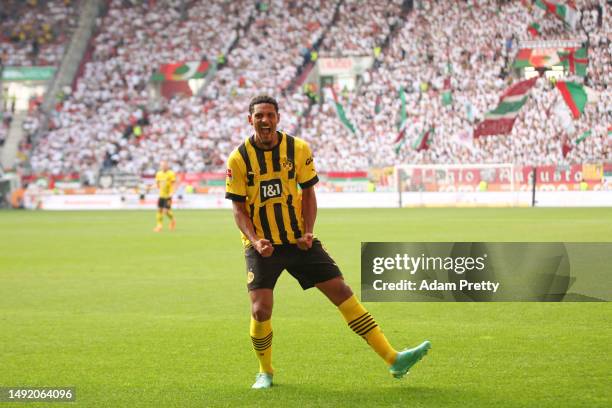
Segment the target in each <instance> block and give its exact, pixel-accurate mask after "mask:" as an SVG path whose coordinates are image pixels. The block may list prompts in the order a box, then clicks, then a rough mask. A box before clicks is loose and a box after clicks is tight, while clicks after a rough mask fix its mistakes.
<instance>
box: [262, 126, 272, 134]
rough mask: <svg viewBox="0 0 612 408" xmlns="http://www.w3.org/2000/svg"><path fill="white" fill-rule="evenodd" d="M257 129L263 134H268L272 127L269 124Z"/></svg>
mask: <svg viewBox="0 0 612 408" xmlns="http://www.w3.org/2000/svg"><path fill="white" fill-rule="evenodd" d="M259 131H260V132H261V133H262V134H264V135H269V134H270V133H271V132H272V128H271V127H269V126H268V127H265V126H262V127H260V128H259Z"/></svg>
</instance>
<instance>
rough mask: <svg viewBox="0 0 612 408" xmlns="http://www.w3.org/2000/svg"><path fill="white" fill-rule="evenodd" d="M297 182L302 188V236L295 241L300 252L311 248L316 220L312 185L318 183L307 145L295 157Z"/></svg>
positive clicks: (315, 200) (314, 195)
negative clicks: (296, 161)
mask: <svg viewBox="0 0 612 408" xmlns="http://www.w3.org/2000/svg"><path fill="white" fill-rule="evenodd" d="M297 158H298V163H296V164H297V181H298V183H299V184H300V187H301V188H302V220H303V221H304V235H303V236H302V237H300V238H298V239H297V246H298V248H300V249H302V250H308V249H310V248H311V247H312V240H313V238H314V225H315V221H316V219H317V196H316V194H315V189H314V185H315V184H317V182H318V181H319V177H318V176H317V171H316V169H315V166H314V159H313V156H312V152H311V151H310V148H309V147H308V145H307V144H305V143H304V144H303V145H302V146H301V149H300V154H299V155H298V156H297Z"/></svg>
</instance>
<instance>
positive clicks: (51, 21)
mask: <svg viewBox="0 0 612 408" xmlns="http://www.w3.org/2000/svg"><path fill="white" fill-rule="evenodd" d="M78 6H79V1H78V0H61V1H54V0H27V1H23V0H2V7H1V8H0V27H1V29H0V56H1V57H2V63H3V64H4V65H5V66H17V67H20V66H36V65H38V66H45V65H59V63H60V61H61V58H62V56H63V54H64V48H65V46H66V44H67V41H68V39H69V38H70V34H71V33H72V30H73V29H74V28H75V27H76V24H77V20H78V8H79V7H78Z"/></svg>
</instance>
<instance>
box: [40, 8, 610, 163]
mask: <svg viewBox="0 0 612 408" xmlns="http://www.w3.org/2000/svg"><path fill="white" fill-rule="evenodd" d="M405 3H406V2H401V1H399V0H396V1H392V2H388V3H384V4H383V3H380V2H374V1H365V2H359V1H348V0H346V1H326V0H319V1H315V2H300V1H283V0H274V1H270V2H251V1H246V0H245V1H239V2H223V3H218V2H212V3H208V2H188V7H186V8H183V7H182V5H183V4H184V3H183V2H180V1H157V2H147V3H143V4H138V5H134V4H126V2H123V1H119V0H113V1H112V2H111V3H110V7H109V11H108V14H107V16H106V17H104V18H102V19H101V20H100V24H99V26H100V28H99V33H98V35H97V36H96V37H95V40H94V50H93V58H92V61H90V62H89V63H87V64H86V67H85V70H84V74H83V76H82V77H81V78H80V79H79V80H78V82H77V86H76V88H75V89H74V91H73V92H72V93H71V94H69V95H68V96H67V98H66V100H65V101H64V102H63V104H62V105H61V106H60V107H59V108H58V112H57V114H56V115H55V116H54V117H53V119H52V122H51V130H50V132H49V133H48V134H45V135H42V137H41V138H40V142H39V143H38V145H37V147H36V148H35V150H34V151H33V152H31V153H30V154H31V157H30V164H31V166H32V169H33V171H34V172H50V173H54V174H59V173H64V172H69V171H70V172H72V171H77V172H83V171H98V170H100V169H104V168H116V169H118V170H121V171H126V172H134V173H147V174H148V173H152V172H154V170H155V168H156V166H157V164H158V161H159V159H160V158H162V157H165V158H168V159H169V160H170V162H171V164H172V166H173V168H175V169H176V170H182V171H187V172H202V171H219V170H221V169H223V168H224V162H225V158H226V157H227V155H228V154H229V152H230V150H231V149H232V148H233V147H234V146H235V145H236V144H237V143H238V142H239V141H240V140H241V139H243V138H244V137H245V136H247V135H248V133H249V127H248V123H247V121H246V109H247V106H248V101H249V99H250V98H251V97H252V96H254V95H255V94H258V93H264V92H265V93H270V94H272V95H275V96H276V97H277V98H278V99H279V101H280V105H281V124H280V127H281V128H284V129H286V130H287V131H289V132H291V133H294V134H296V135H297V136H301V137H303V138H305V139H307V140H308V141H309V142H310V143H311V144H312V145H313V149H314V150H315V151H316V154H317V162H318V166H319V168H320V169H322V170H333V169H343V170H359V169H365V168H368V167H370V166H388V165H393V164H394V163H396V162H401V163H464V162H467V163H470V162H479V163H495V162H514V163H517V164H552V163H561V164H562V163H576V162H583V161H588V160H593V159H600V160H601V159H602V158H608V159H609V158H610V156H611V153H610V146H609V144H608V138H607V132H608V130H607V129H608V126H609V125H610V123H611V122H612V120H611V113H610V106H612V103H611V102H612V100H611V98H612V96H611V95H610V91H609V83H610V73H611V66H612V64H610V38H609V32H610V16H609V14H607V12H606V10H605V8H602V7H601V2H599V1H583V2H580V1H578V2H576V3H577V7H578V8H579V9H582V10H584V12H583V18H582V20H581V22H580V25H579V27H578V28H577V29H576V31H569V30H568V29H567V28H566V27H565V26H564V25H563V23H562V22H561V21H559V20H557V19H554V18H552V17H551V16H547V15H544V12H543V11H542V10H541V9H539V8H537V7H535V6H533V5H530V2H528V1H524V2H515V1H470V2H451V3H448V2H435V1H421V2H416V3H417V4H418V5H417V6H416V7H415V8H414V10H412V11H411V12H409V13H403V12H402V11H403V10H404V9H405V7H406V4H405ZM366 20H367V21H368V22H366ZM534 20H536V21H539V22H540V36H541V38H547V39H567V38H574V37H576V38H582V37H586V38H587V39H588V44H589V60H590V62H589V65H588V77H587V79H586V83H587V85H588V86H589V87H590V88H591V89H592V90H593V91H594V93H597V94H598V95H599V99H598V100H597V101H596V102H595V103H589V104H588V105H587V106H586V108H585V111H584V114H583V116H581V118H580V120H576V121H571V122H570V123H569V124H568V122H567V120H566V119H565V118H564V115H565V113H564V109H565V108H564V106H563V101H562V99H561V97H560V95H559V92H558V91H557V90H556V89H555V88H554V86H553V85H552V84H551V83H550V82H548V81H547V80H546V79H544V78H541V79H540V80H538V82H537V84H536V86H535V87H534V89H532V91H531V96H530V98H529V100H528V102H527V104H526V105H525V106H524V108H523V109H522V110H521V112H520V113H519V117H518V119H517V121H516V123H515V125H514V128H513V130H512V133H511V134H510V135H508V136H487V137H481V138H478V139H474V138H473V136H472V135H473V131H474V128H475V126H477V124H478V122H479V121H481V120H482V119H483V118H484V115H485V113H486V112H487V111H489V110H491V109H493V108H494V107H495V105H496V103H497V101H498V99H499V96H500V94H501V93H502V92H503V91H504V90H505V89H506V88H507V87H508V86H509V85H510V84H512V83H513V82H516V81H517V78H516V77H515V76H514V75H513V71H512V62H513V60H514V58H515V57H516V53H517V51H518V49H519V47H520V44H521V42H522V41H525V40H528V39H530V37H529V35H530V34H528V32H527V30H526V28H527V26H528V24H529V23H531V22H532V21H534ZM313 47H315V48H316V49H317V50H318V51H319V54H320V55H321V56H340V55H342V56H347V55H369V56H372V55H373V56H375V57H376V58H375V59H376V63H375V64H374V66H373V68H372V69H370V70H369V71H368V72H366V73H365V74H364V75H363V78H362V79H361V82H359V83H358V86H357V88H356V89H355V90H354V91H349V90H346V89H345V90H342V89H339V90H338V98H339V102H340V103H341V104H342V105H343V106H344V109H345V111H346V112H347V114H348V117H349V119H350V120H351V121H352V122H353V123H354V125H355V127H356V128H357V132H356V134H353V132H351V131H349V130H347V129H346V127H345V126H343V124H342V123H341V122H340V121H339V119H338V116H337V114H336V111H335V107H334V105H333V104H332V103H331V97H330V95H326V97H325V98H324V100H323V102H322V103H321V104H318V103H313V100H312V99H311V98H308V97H307V96H306V95H304V94H303V93H302V92H301V90H300V89H299V88H294V87H292V86H291V84H292V81H293V80H294V79H295V78H296V76H297V75H298V74H299V72H300V70H301V69H302V67H303V65H304V63H305V62H308V61H309V56H310V52H311V51H312V50H313V49H315V48H313ZM225 52H227V54H224V53H225ZM220 56H221V59H219V57H220ZM187 60H208V61H212V60H216V61H218V62H219V63H220V64H219V69H218V71H217V73H216V74H215V76H214V78H213V80H212V81H211V83H210V84H209V85H208V87H206V88H205V89H204V90H203V92H202V94H200V95H194V96H184V97H175V98H173V99H170V100H167V101H163V103H162V105H161V106H158V107H156V108H151V105H150V103H149V102H150V101H149V93H148V89H147V84H148V81H149V79H150V77H151V75H152V74H153V72H154V70H155V69H157V68H158V67H159V66H160V65H161V64H164V63H168V62H173V61H187ZM570 79H572V78H571V77H570ZM579 80H580V81H581V80H582V79H581V78H580V79H579ZM400 87H401V88H403V89H404V95H405V99H406V121H405V123H404V133H403V134H404V136H403V138H398V135H399V134H400V129H399V127H398V124H399V122H401V117H400V106H401V102H400V96H399V94H400V92H399V89H400ZM445 92H450V93H451V95H452V102H451V103H448V100H446V101H445V100H444V98H443V94H444V93H445ZM34 123H35V122H34ZM571 127H573V128H571ZM570 128H571V129H570ZM36 129H37V128H36V126H31V128H30V131H31V132H32V133H34V132H36ZM135 129H138V131H135ZM428 131H430V133H431V135H430V136H431V140H430V143H429V146H428V148H426V149H418V148H415V147H413V144H414V142H415V140H416V139H417V137H418V136H419V135H423V134H425V133H427V132H428ZM584 132H591V133H590V137H588V138H586V139H585V140H584V141H583V142H582V143H575V141H574V140H573V139H572V138H574V139H575V138H576V137H577V136H576V135H581V134H583V133H584ZM398 139H399V140H398ZM568 145H569V146H571V148H570V149H564V146H568Z"/></svg>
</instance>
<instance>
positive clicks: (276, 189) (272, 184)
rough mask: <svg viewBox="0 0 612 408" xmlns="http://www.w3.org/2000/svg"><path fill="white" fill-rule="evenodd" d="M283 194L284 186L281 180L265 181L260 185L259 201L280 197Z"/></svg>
mask: <svg viewBox="0 0 612 408" xmlns="http://www.w3.org/2000/svg"><path fill="white" fill-rule="evenodd" d="M282 194H283V184H282V183H281V181H280V179H272V180H265V181H262V182H261V183H260V184H259V201H260V202H262V203H263V202H264V201H266V200H269V199H270V198H276V197H280V196H281V195H282Z"/></svg>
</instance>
